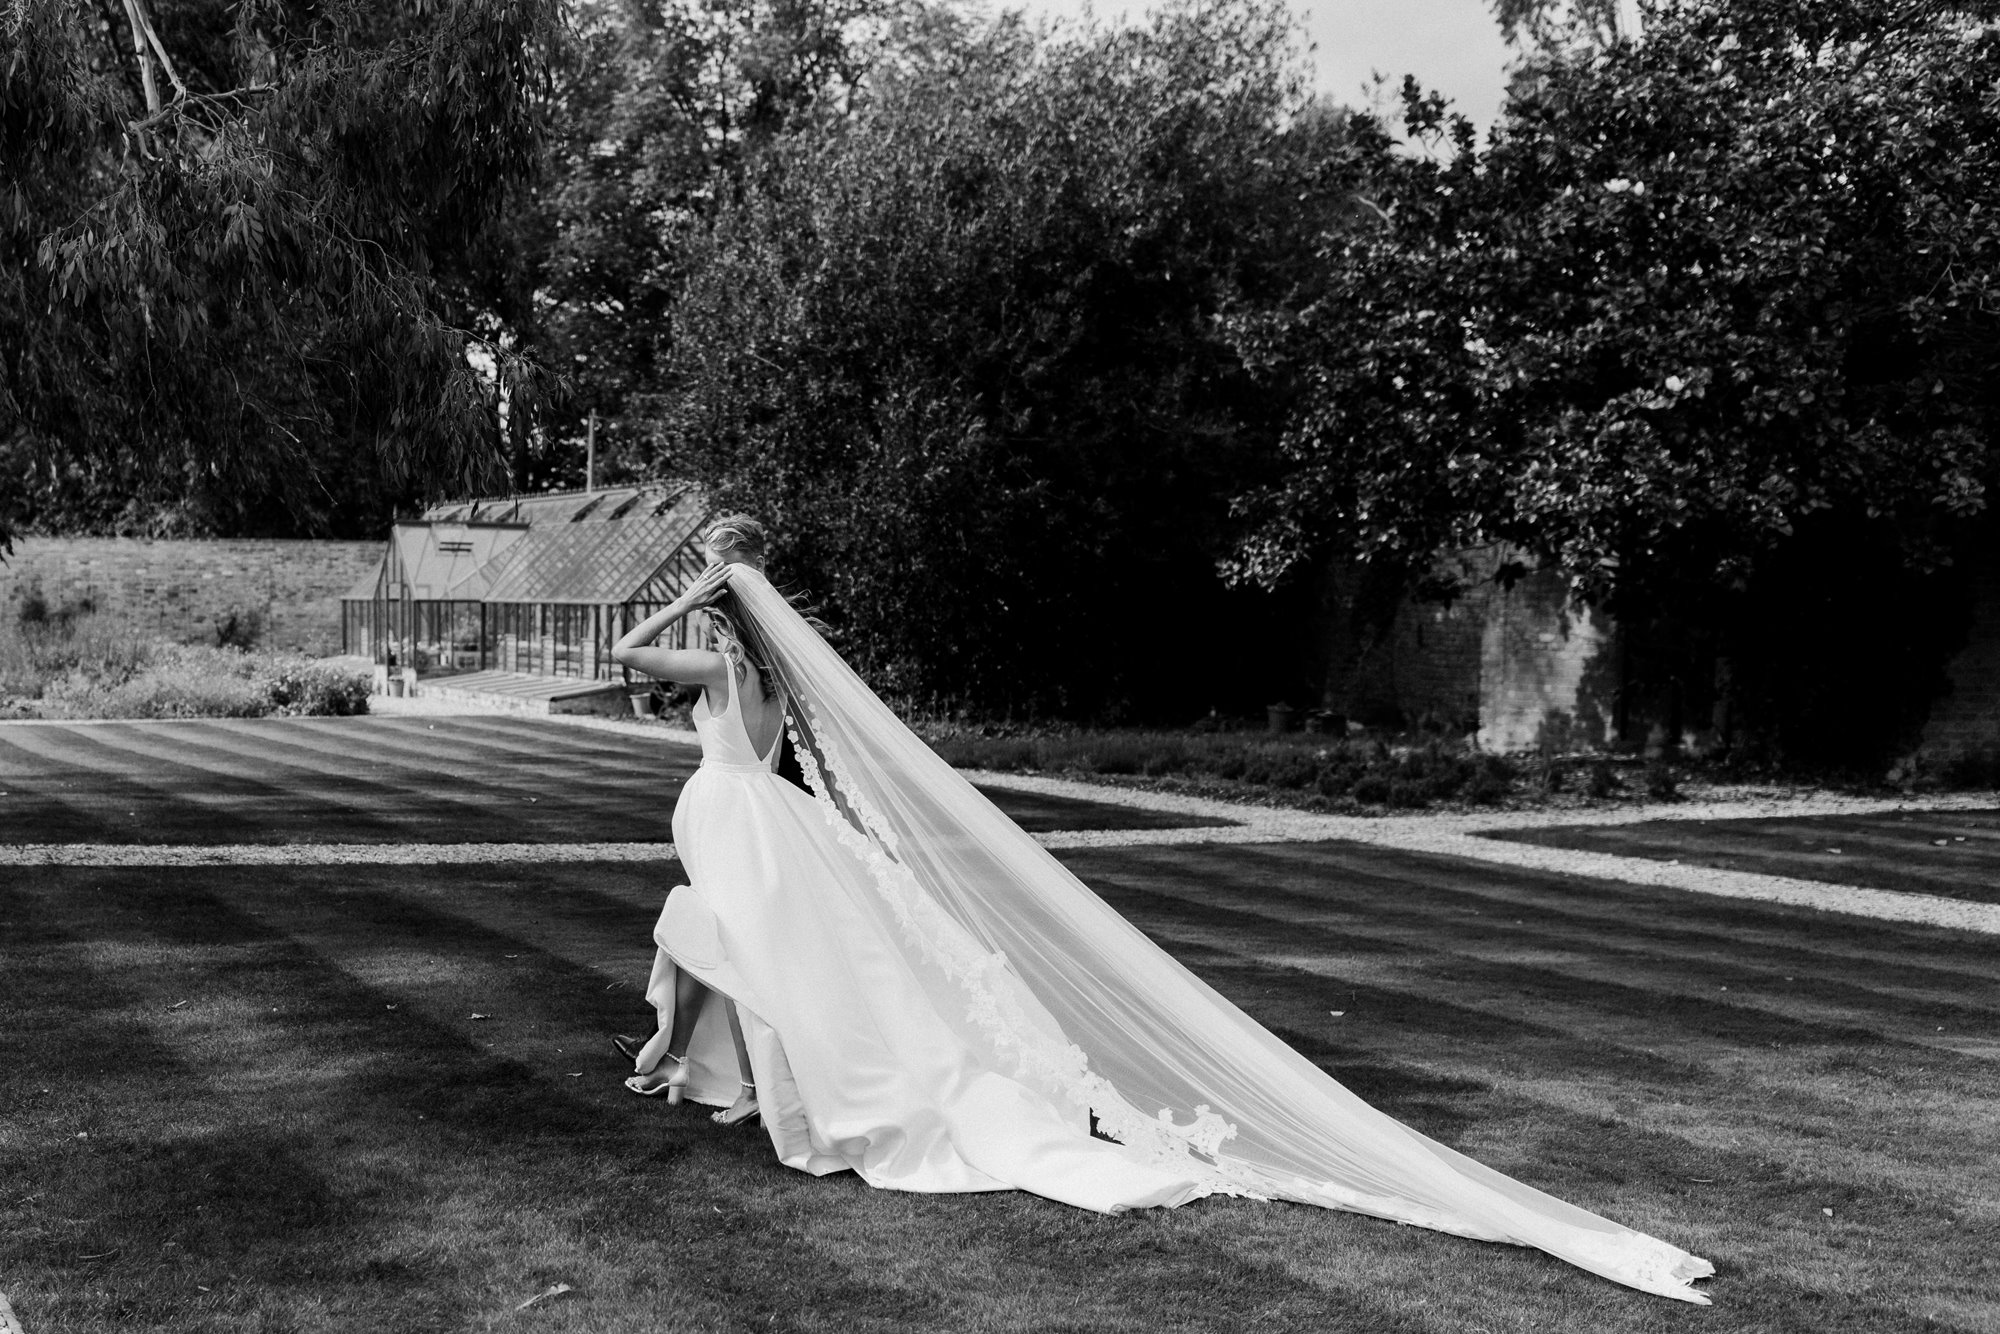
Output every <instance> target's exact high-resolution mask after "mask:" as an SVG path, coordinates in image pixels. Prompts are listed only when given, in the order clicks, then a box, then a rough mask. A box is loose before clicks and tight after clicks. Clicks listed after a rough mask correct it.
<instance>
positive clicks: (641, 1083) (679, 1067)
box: [625, 1052, 694, 1107]
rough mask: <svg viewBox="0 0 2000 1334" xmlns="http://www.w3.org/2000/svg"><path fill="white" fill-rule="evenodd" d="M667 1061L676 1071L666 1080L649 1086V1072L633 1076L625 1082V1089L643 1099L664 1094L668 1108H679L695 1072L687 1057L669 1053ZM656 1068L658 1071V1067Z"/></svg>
mask: <svg viewBox="0 0 2000 1334" xmlns="http://www.w3.org/2000/svg"><path fill="white" fill-rule="evenodd" d="M666 1059H667V1060H669V1061H672V1062H673V1063H674V1070H673V1073H672V1074H670V1075H668V1076H667V1077H666V1078H665V1079H662V1080H658V1081H656V1082H654V1083H651V1084H648V1083H647V1082H646V1079H647V1077H648V1075H650V1073H651V1072H650V1071H649V1072H648V1074H647V1075H633V1076H632V1077H631V1078H629V1079H627V1080H626V1081H625V1087H626V1088H628V1089H631V1090H632V1091H633V1092H634V1093H636V1094H638V1095H639V1096H640V1097H642V1098H657V1097H659V1096H660V1095H661V1094H662V1093H664V1094H666V1095H667V1106H669V1107H678V1106H679V1105H680V1101H681V1098H682V1096H683V1095H684V1094H685V1093H686V1091H687V1082H688V1079H689V1077H690V1076H691V1075H692V1074H693V1073H694V1071H693V1067H692V1066H690V1065H689V1064H688V1059H687V1057H685V1056H676V1055H674V1054H673V1053H672V1052H668V1053H667V1055H666ZM654 1068H655V1069H657V1068H658V1067H657V1066H656V1067H654Z"/></svg>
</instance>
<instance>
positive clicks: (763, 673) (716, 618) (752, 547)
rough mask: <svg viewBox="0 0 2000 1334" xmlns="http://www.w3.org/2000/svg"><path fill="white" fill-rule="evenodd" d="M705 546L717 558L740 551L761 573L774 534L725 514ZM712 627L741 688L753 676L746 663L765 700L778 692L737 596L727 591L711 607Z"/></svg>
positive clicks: (704, 539)
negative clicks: (738, 611)
mask: <svg viewBox="0 0 2000 1334" xmlns="http://www.w3.org/2000/svg"><path fill="white" fill-rule="evenodd" d="M701 540H702V544H703V545H704V546H706V547H707V548H708V549H709V550H710V551H712V552H714V553H716V554H717V555H720V554H722V553H723V552H725V551H740V552H741V553H743V555H744V556H745V557H747V558H748V563H749V564H750V565H752V566H753V567H755V568H757V569H758V570H762V569H763V566H764V553H765V552H766V551H767V550H768V549H769V547H770V533H769V531H768V530H767V529H766V528H765V527H764V525H763V524H761V523H759V522H758V521H757V520H755V519H753V518H751V517H750V516H749V515H747V514H725V515H723V516H722V517H721V518H719V519H717V520H715V522H713V523H711V524H709V525H708V527H707V529H706V530H704V531H703V533H702V538H701ZM708 624H709V629H710V631H711V632H712V633H713V634H714V635H715V650H716V652H718V653H720V654H721V655H722V656H723V657H725V658H727V659H729V666H730V669H731V672H732V674H733V676H734V678H735V680H736V683H737V684H738V685H741V684H742V683H743V681H744V680H745V678H746V677H747V676H748V675H749V673H748V671H747V670H746V669H745V668H746V664H747V665H748V666H750V667H755V668H756V669H757V686H758V689H759V691H760V692H761V693H762V697H763V698H765V699H769V698H771V696H772V695H773V694H774V693H776V687H775V686H774V685H773V683H772V681H771V657H770V654H768V653H767V652H765V651H764V646H763V644H762V642H761V641H760V640H759V639H758V638H757V632H756V630H755V628H754V627H752V626H751V625H750V624H749V623H748V622H747V621H746V620H745V619H744V618H743V617H742V616H741V615H740V614H737V611H736V595H735V594H733V593H731V592H729V591H728V590H727V589H724V590H723V594H722V596H721V597H720V598H717V599H716V600H715V602H714V603H712V604H711V605H710V606H709V608H708Z"/></svg>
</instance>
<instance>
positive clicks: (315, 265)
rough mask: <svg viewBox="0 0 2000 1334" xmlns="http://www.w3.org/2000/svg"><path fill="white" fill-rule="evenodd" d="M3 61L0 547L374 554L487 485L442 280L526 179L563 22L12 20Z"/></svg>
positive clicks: (77, 12) (128, 1)
mask: <svg viewBox="0 0 2000 1334" xmlns="http://www.w3.org/2000/svg"><path fill="white" fill-rule="evenodd" d="M0 35H4V41H5V45H4V48H0V61H4V62H5V63H6V64H7V67H8V71H9V73H8V77H7V81H6V85H5V90H4V92H0V249H4V252H5V262H4V264H0V476H4V477H5V478H6V483H5V486H6V490H5V492H4V494H0V539H4V537H5V535H6V533H7V531H8V526H9V525H10V524H17V523H20V522H23V521H26V522H29V523H35V524H41V525H45V526H46V525H55V526H64V527H81V528H89V529H127V528H138V529H142V530H155V531H158V530H167V531H175V530H181V531H187V530H192V531H218V530H219V531H235V532H259V531H283V532H301V531H302V532H326V531H356V530H364V531H372V530H373V528H374V527H375V526H376V524H378V523H379V521H380V520H381V519H383V518H385V517H386V516H387V515H388V514H389V513H390V512H392V511H393V508H394V506H395V504H396V503H397V502H398V501H401V500H405V499H407V498H411V497H414V496H416V495H421V494H424V493H426V492H438V491H453V490H476V489H479V488H481V487H484V486H488V485H491V484H492V482H493V481H494V480H495V479H496V477H497V476H498V472H497V469H496V466H495V465H496V462H497V459H498V450H497V449H496V438H497V432H496V421H495V408H496V393H495V388H496V386H495V385H494V384H492V383H488V382H486V381H484V380H482V377H481V375H480V373H479V372H478V371H477V370H476V369H475V368H474V367H473V366H472V365H470V364H469V363H468V358H467V352H468V348H469V347H476V346H478V345H479V344H480V342H481V340H480V339H479V338H478V337H477V336H476V335H475V334H474V333H473V332H472V331H471V330H469V329H468V328H467V327H466V324H467V318H466V317H467V314H468V310H467V302H466V300H465V274H464V270H463V268H462V265H461V259H462V257H463V256H465V255H467V254H468V253H470V252H472V251H473V250H475V249H476V247H477V245H478V243H479V241H480V239H481V238H482V236H483V235H484V234H485V233H486V231H487V230H488V229H489V228H490V227H491V226H492V224H493V222H494V219H495V217H496V215H497V213H498V211H499V209H500V207H501V205H502V203H503V202H504V201H505V200H506V198H507V196H508V190H509V187H510V185H511V184H512V183H514V182H517V181H520V180H522V179H523V178H524V177H526V176H527V175H529V174H531V173H532V172H533V170H534V169H535V166H536V163H537V161H538V155H539V153H540V145H541V133H542V126H543V121H544V114H545V111H546V103H545V93H546V78H547V68H548V64H549V61H550V57H551V52H552V50H553V48H554V47H555V46H556V45H557V44H558V43H559V41H560V40H561V27H560V14H559V10H558V0H433V2H432V3H425V4H420V5H405V4H400V3H389V2H387V0H328V2H326V3H317V4H307V3H303V2H300V0H240V2H239V3H235V4H225V3H222V0H180V2H179V3H162V4H159V5H157V7H156V6H155V5H153V4H151V3H149V0H124V3H123V6H122V10H120V9H118V8H114V7H111V6H109V5H79V4H75V3H70V2H69V0H20V3H17V4H15V5H12V6H10V7H9V9H8V11H7V14H6V16H5V17H4V18H0ZM485 350H486V354H487V355H486V361H487V365H488V367H489V371H490V374H491V375H492V376H493V377H495V379H496V380H497V382H498V386H502V387H504V389H505V392H506V394H507V395H508V397H509V398H510V399H511V401H512V402H513V403H514V404H515V405H516V409H517V411H526V410H529V409H530V408H532V406H533V404H534V402H535V400H536V399H537V398H538V396H540V395H541V394H542V393H543V391H544V382H545V377H543V376H541V375H540V374H539V373H538V370H537V368H536V367H534V366H533V365H532V364H529V363H526V362H524V361H522V360H521V359H520V358H518V357H516V356H514V355H512V353H511V352H510V351H509V350H508V349H507V348H505V347H504V346H498V345H492V344H488V345H487V347H486V349H485Z"/></svg>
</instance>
